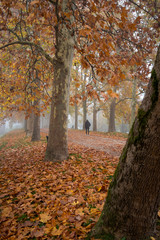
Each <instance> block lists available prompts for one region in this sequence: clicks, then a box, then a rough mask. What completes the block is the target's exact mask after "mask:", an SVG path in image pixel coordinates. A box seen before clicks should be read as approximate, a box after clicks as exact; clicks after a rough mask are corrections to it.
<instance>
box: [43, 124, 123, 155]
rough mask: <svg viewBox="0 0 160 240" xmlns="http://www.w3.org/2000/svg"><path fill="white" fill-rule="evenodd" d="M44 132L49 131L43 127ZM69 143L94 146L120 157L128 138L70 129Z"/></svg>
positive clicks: (88, 146)
mask: <svg viewBox="0 0 160 240" xmlns="http://www.w3.org/2000/svg"><path fill="white" fill-rule="evenodd" d="M42 131H43V132H46V133H47V132H48V130H47V129H42ZM68 142H69V144H70V143H71V144H72V143H74V144H77V145H82V146H84V147H87V148H93V149H96V150H99V151H103V152H106V153H107V154H108V155H109V156H112V157H119V156H120V154H121V152H122V149H123V147H124V145H125V143H126V139H125V138H122V137H114V136H113V137H111V136H109V137H108V136H106V135H104V134H103V133H95V132H91V133H90V135H86V134H85V132H84V131H79V130H73V129H69V131H68Z"/></svg>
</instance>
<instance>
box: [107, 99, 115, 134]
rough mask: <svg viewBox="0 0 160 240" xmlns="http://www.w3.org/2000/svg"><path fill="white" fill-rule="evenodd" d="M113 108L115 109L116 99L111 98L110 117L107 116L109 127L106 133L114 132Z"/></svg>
mask: <svg viewBox="0 0 160 240" xmlns="http://www.w3.org/2000/svg"><path fill="white" fill-rule="evenodd" d="M115 108H116V99H115V98H113V99H112V102H111V105H110V115H109V127H108V132H115V131H116V127H115Z"/></svg>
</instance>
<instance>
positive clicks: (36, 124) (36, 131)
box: [31, 70, 41, 141]
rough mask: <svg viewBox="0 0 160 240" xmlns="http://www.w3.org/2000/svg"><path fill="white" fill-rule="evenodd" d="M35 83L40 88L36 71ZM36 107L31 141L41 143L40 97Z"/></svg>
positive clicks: (35, 104) (35, 102)
mask: <svg viewBox="0 0 160 240" xmlns="http://www.w3.org/2000/svg"><path fill="white" fill-rule="evenodd" d="M35 83H36V85H37V86H38V87H40V80H39V79H38V71H37V70H36V79H35ZM34 107H35V110H36V113H34V119H33V133H32V139H31V141H39V140H40V137H41V136H40V99H39V98H38V97H37V99H35V100H34Z"/></svg>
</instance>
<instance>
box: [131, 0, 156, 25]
mask: <svg viewBox="0 0 160 240" xmlns="http://www.w3.org/2000/svg"><path fill="white" fill-rule="evenodd" d="M129 2H131V3H133V4H134V5H136V6H137V7H138V8H140V9H141V10H142V11H144V12H146V13H147V14H149V15H150V16H151V17H152V18H153V19H154V20H155V21H157V22H158V25H159V26H160V22H159V21H158V18H157V17H155V16H153V15H152V14H151V13H150V12H149V11H147V10H146V9H144V8H143V6H141V5H139V4H137V3H136V2H134V1H133V0H129Z"/></svg>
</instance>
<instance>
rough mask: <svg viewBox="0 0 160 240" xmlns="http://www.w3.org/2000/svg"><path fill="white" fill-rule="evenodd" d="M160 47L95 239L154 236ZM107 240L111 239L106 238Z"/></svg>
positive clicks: (159, 165) (159, 190)
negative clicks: (99, 237) (102, 237)
mask: <svg viewBox="0 0 160 240" xmlns="http://www.w3.org/2000/svg"><path fill="white" fill-rule="evenodd" d="M159 91H160V47H159V50H158V53H157V58H156V62H155V66H154V68H153V71H152V76H151V79H150V82H149V85H148V89H147V91H146V94H145V97H144V99H143V102H142V104H141V106H140V109H139V111H138V115H137V117H136V119H135V121H134V124H133V126H132V129H131V130H130V134H129V137H128V140H127V143H126V146H125V147H124V149H123V152H122V155H121V157H120V162H119V165H118V167H117V170H116V172H115V174H114V178H113V181H112V183H111V185H110V187H109V190H108V195H107V198H106V202H105V205H104V209H103V211H102V214H101V217H100V219H99V221H98V223H97V225H96V226H95V228H94V230H93V232H92V235H94V236H95V235H99V236H102V235H105V236H107V235H108V234H112V235H114V237H115V238H113V239H117V240H120V239H121V238H122V237H125V239H127V240H141V239H147V238H149V237H150V236H153V233H154V231H155V228H156V218H157V212H158V207H159V203H160V174H159V169H160V150H159V146H160V94H159ZM106 239H107V238H106Z"/></svg>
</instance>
